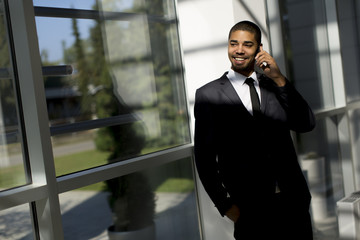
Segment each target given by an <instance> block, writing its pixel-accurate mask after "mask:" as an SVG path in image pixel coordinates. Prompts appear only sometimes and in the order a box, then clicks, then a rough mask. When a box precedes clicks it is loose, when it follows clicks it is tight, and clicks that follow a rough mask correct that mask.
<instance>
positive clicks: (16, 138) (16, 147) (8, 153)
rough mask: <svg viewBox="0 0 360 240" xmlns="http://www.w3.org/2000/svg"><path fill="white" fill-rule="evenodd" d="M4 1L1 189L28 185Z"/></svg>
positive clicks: (0, 17) (0, 19) (0, 24)
mask: <svg viewBox="0 0 360 240" xmlns="http://www.w3.org/2000/svg"><path fill="white" fill-rule="evenodd" d="M3 4H4V3H3V2H0V189H2V190H3V189H8V188H12V187H17V186H20V185H24V184H26V183H28V182H30V180H29V179H28V178H27V176H26V174H25V168H26V164H24V155H23V153H24V149H23V148H24V146H23V143H22V142H23V141H22V129H21V122H20V117H19V108H18V106H19V105H18V100H17V92H16V89H17V86H16V79H15V73H14V68H13V63H12V61H13V59H12V54H11V53H12V52H11V51H12V50H11V49H10V44H9V32H8V27H7V18H6V14H5V11H4V8H3Z"/></svg>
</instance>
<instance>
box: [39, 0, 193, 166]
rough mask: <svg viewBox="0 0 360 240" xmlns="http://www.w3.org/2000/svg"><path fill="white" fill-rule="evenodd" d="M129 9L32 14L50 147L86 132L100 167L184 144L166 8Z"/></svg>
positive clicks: (175, 47)
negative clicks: (102, 159)
mask: <svg viewBox="0 0 360 240" xmlns="http://www.w3.org/2000/svg"><path fill="white" fill-rule="evenodd" d="M56 2H57V1H56ZM70 2H71V1H70ZM74 2H76V1H74ZM130 2H131V6H130V4H128V5H129V6H127V5H126V6H125V5H122V4H120V3H122V1H96V2H89V3H88V4H89V6H88V7H84V6H77V5H76V4H74V6H75V7H76V8H77V9H73V10H74V11H70V10H69V9H59V8H46V9H44V8H41V7H36V8H35V13H36V14H37V17H36V24H37V31H38V38H39V45H40V51H41V56H42V64H43V66H44V67H45V68H44V69H45V71H43V72H44V84H45V92H46V98H47V99H46V100H47V106H48V113H49V120H50V126H51V132H52V136H53V142H56V141H57V140H58V139H59V138H62V142H63V143H65V144H69V143H70V144H71V145H72V144H73V142H74V141H77V140H76V138H77V137H78V136H79V135H82V132H84V131H88V132H87V134H90V135H91V138H89V139H87V140H91V141H93V145H94V146H95V148H96V150H97V151H101V152H106V153H110V155H109V158H108V159H107V162H109V161H119V160H124V159H128V158H130V157H134V156H138V155H141V154H145V153H149V152H154V151H159V150H163V149H166V148H169V147H174V146H179V145H182V144H185V143H189V142H190V135H189V125H188V115H187V107H186V96H185V91H184V81H183V70H182V61H181V56H180V49H179V42H178V38H179V37H178V32H177V25H176V18H175V17H174V16H175V9H174V6H173V5H172V4H170V3H169V2H167V1H156V2H152V3H147V4H146V5H145V4H144V2H142V1H130ZM171 3H173V2H171ZM34 4H35V6H52V5H51V4H50V5H44V4H45V2H44V1H40V0H39V1H35V2H34ZM37 4H38V5H37ZM64 4H65V3H64ZM70 5H71V4H70ZM62 7H65V6H62ZM67 7H68V6H67ZM79 9H81V10H79ZM84 9H85V10H84ZM88 9H94V10H92V11H89V10H88ZM102 9H104V11H103V10H102ZM106 9H108V10H109V11H110V9H111V11H112V12H108V10H106ZM124 9H132V10H131V11H130V12H133V10H134V11H135V10H136V12H137V13H136V14H135V13H129V12H127V11H125V10H124ZM105 10H106V11H105ZM120 11H121V12H120ZM164 14H166V15H164ZM55 16H56V17H55ZM54 66H55V67H54ZM70 133H71V134H70ZM65 138H66V140H64V139H65ZM57 147H58V146H56V145H54V146H53V148H54V152H55V151H57V150H56V148H57ZM79 166H80V165H79ZM57 167H58V166H57ZM88 167H89V166H87V165H84V166H80V170H81V169H86V168H88ZM71 171H72V170H70V169H69V171H68V172H71Z"/></svg>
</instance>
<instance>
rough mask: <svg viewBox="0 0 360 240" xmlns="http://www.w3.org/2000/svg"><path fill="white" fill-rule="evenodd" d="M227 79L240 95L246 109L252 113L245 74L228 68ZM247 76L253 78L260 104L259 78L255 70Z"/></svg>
mask: <svg viewBox="0 0 360 240" xmlns="http://www.w3.org/2000/svg"><path fill="white" fill-rule="evenodd" d="M226 76H227V77H228V79H229V80H230V82H231V84H232V85H233V87H234V88H235V91H236V93H237V94H238V96H239V97H240V99H241V101H242V103H243V104H244V106H245V107H246V109H247V110H248V111H249V113H251V115H252V114H253V110H252V104H251V97H250V89H249V85H247V84H246V83H245V80H246V78H248V77H246V76H244V75H242V74H240V73H237V72H235V71H234V70H232V69H230V70H229V72H228V74H227V75H226ZM249 77H251V78H253V79H254V86H255V89H256V92H257V94H258V96H259V100H260V104H261V94H260V87H259V80H258V77H257V74H256V72H253V73H252V74H251V75H250V76H249Z"/></svg>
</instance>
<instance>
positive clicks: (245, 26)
mask: <svg viewBox="0 0 360 240" xmlns="http://www.w3.org/2000/svg"><path fill="white" fill-rule="evenodd" d="M238 30H242V31H248V32H251V33H253V34H254V35H255V40H256V42H257V43H258V45H259V46H260V44H261V30H260V28H259V27H258V25H256V24H255V23H253V22H250V21H241V22H238V23H237V24H235V25H234V26H233V27H232V28H231V29H230V32H229V38H228V39H230V35H231V34H232V33H233V32H235V31H238Z"/></svg>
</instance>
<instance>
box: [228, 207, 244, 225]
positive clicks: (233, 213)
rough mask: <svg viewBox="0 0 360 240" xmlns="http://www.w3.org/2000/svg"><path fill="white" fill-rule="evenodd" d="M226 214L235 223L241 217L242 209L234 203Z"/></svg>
mask: <svg viewBox="0 0 360 240" xmlns="http://www.w3.org/2000/svg"><path fill="white" fill-rule="evenodd" d="M225 215H226V216H227V217H228V218H229V219H230V220H231V221H233V222H234V223H235V222H236V221H237V220H238V219H239V216H240V209H239V207H238V206H236V205H235V204H233V205H232V206H231V208H230V209H229V210H227V211H226V213H225Z"/></svg>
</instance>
